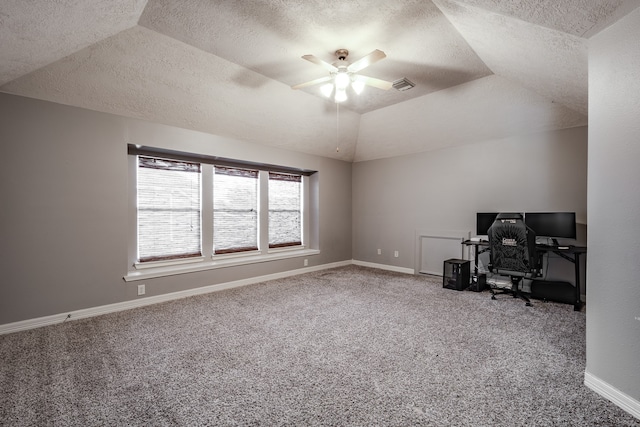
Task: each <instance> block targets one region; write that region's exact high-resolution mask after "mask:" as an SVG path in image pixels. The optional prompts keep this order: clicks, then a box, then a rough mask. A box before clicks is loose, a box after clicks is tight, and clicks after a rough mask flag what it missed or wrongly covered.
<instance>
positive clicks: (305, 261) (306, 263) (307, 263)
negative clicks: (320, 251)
mask: <svg viewBox="0 0 640 427" xmlns="http://www.w3.org/2000/svg"><path fill="white" fill-rule="evenodd" d="M308 265H309V260H308V259H306V258H305V259H304V266H305V267H306V266H308Z"/></svg>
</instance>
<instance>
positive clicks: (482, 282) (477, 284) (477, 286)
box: [469, 274, 487, 292]
mask: <svg viewBox="0 0 640 427" xmlns="http://www.w3.org/2000/svg"><path fill="white" fill-rule="evenodd" d="M486 286H487V275H486V274H478V275H477V276H475V277H472V278H471V286H469V290H470V291H473V292H482V291H484V289H485V288H486Z"/></svg>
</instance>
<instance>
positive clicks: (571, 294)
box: [531, 280, 576, 304]
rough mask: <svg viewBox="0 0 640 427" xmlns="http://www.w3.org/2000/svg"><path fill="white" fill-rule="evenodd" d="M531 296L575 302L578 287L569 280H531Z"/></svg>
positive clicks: (566, 302) (569, 302)
mask: <svg viewBox="0 0 640 427" xmlns="http://www.w3.org/2000/svg"><path fill="white" fill-rule="evenodd" d="M531 298H536V299H542V300H549V301H556V302H562V303H565V304H575V302H576V288H575V287H574V286H573V285H572V284H571V283H569V282H554V281H546V280H534V281H533V282H531Z"/></svg>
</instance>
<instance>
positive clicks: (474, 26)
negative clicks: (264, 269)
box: [0, 0, 640, 161]
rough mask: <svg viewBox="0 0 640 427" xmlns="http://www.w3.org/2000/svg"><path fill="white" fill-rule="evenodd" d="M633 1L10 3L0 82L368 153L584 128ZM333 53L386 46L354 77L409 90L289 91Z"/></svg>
mask: <svg viewBox="0 0 640 427" xmlns="http://www.w3.org/2000/svg"><path fill="white" fill-rule="evenodd" d="M639 6H640V5H639V4H638V2H637V0H605V1H596V0H563V1H561V2H558V1H555V0H535V1H534V0H531V1H524V0H520V1H514V0H464V1H463V0H455V1H454V0H433V1H424V0H399V1H394V2H388V1H380V0H371V1H364V0H359V1H348V2H344V1H326V0H325V1H319V0H315V1H314V0H312V1H309V0H292V1H287V2H284V1H282V0H263V1H237V0H226V1H216V2H211V1H209V0H184V1H181V2H175V1H172V0H148V1H140V0H138V1H121V0H115V1H114V0H110V1H106V0H58V1H56V2H51V1H49V0H32V1H29V2H25V1H20V0H9V1H7V0H4V1H3V2H0V38H1V39H2V40H3V42H2V44H1V45H0V91H3V92H7V93H14V94H18V95H24V96H29V97H34V98H39V99H45V100H50V101H54V102H59V103H62V104H68V105H75V106H79V107H83V108H90V109H93V110H97V111H105V112H109V113H115V114H121V115H125V116H129V117H135V118H141V119H145V120H149V121H154V122H160V123H166V124H170V125H175V126H180V127H184V128H189V129H195V130H200V131H205V132H210V133H214V134H218V135H222V136H228V137H232V138H237V139H242V140H247V141H251V142H255V143H259V144H265V145H270V146H277V147H282V148H286V149H290V150H295V151H301V152H307V153H311V154H317V155H322V156H327V157H334V158H338V159H342V160H347V161H354V160H356V161H359V160H368V159H375V158H382V157H390V156H394V155H400V154H410V153H415V152H420V151H426V150H432V149H437V148H444V147H447V146H452V145H460V144H468V143H473V142H478V141H482V140H484V139H489V138H500V137H508V136H512V135H517V134H522V133H530V132H537V131H542V130H550V129H562V128H567V127H573V126H580V125H584V124H586V123H587V113H588V108H587V99H588V96H587V95H588V94H587V53H588V37H590V36H591V35H593V34H594V33H595V32H597V31H600V30H602V29H603V28H605V27H606V26H607V25H609V24H611V23H612V22H614V21H615V20H616V19H619V18H620V17H622V16H624V14H626V13H628V12H630V11H631V10H633V9H635V8H637V7H639ZM339 48H346V49H348V50H349V51H350V55H349V60H351V61H355V60H357V59H359V58H360V57H362V56H364V55H366V54H368V53H369V52H371V51H373V50H374V49H380V50H383V51H384V52H385V53H386V54H387V58H386V59H384V60H382V61H380V62H377V63H375V64H372V65H371V66H370V67H368V68H366V69H365V70H363V71H362V72H361V74H364V75H367V76H371V77H375V78H379V79H384V80H389V81H393V80H396V79H399V78H402V77H406V78H408V79H409V80H411V81H412V82H414V83H416V87H415V88H413V89H411V90H408V91H405V92H399V91H396V90H394V89H390V90H389V91H383V90H380V89H376V88H371V87H368V88H366V89H365V92H364V93H363V94H362V95H359V96H356V95H355V94H352V95H351V96H350V97H349V100H348V101H346V102H345V103H343V104H340V107H339V115H338V111H337V105H336V104H334V103H333V102H331V101H329V100H327V99H326V98H324V97H323V96H322V95H320V94H319V90H318V89H319V88H318V86H312V87H309V88H306V89H303V90H298V91H294V90H292V89H291V88H290V86H291V85H294V84H297V83H302V82H305V81H309V80H313V79H316V78H319V77H323V76H325V75H327V72H326V71H325V70H324V69H323V68H321V67H319V66H317V65H315V64H312V63H311V62H308V61H304V60H303V59H301V56H302V55H305V54H313V55H315V56H317V57H318V58H320V59H322V60H324V61H327V62H333V61H334V60H335V57H334V55H333V53H334V52H335V50H336V49H339ZM338 117H339V120H337V119H338ZM141 143H145V144H148V142H146V141H142V142H141ZM336 146H339V147H340V150H339V151H337V150H336Z"/></svg>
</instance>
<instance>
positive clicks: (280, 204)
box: [269, 172, 302, 248]
mask: <svg viewBox="0 0 640 427" xmlns="http://www.w3.org/2000/svg"><path fill="white" fill-rule="evenodd" d="M301 199H302V177H301V176H300V175H293V174H283V173H275V172H269V247H270V248H278V247H284V246H296V245H302V209H301V207H302V205H301Z"/></svg>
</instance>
